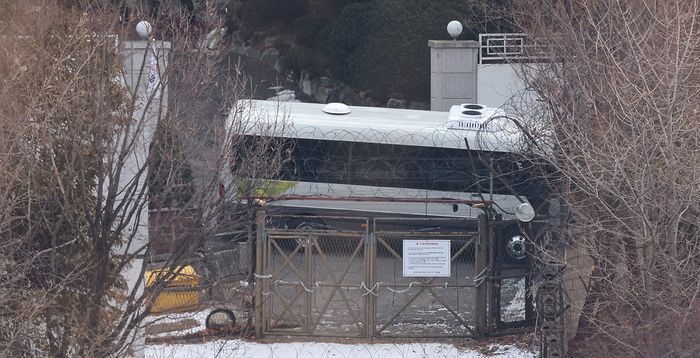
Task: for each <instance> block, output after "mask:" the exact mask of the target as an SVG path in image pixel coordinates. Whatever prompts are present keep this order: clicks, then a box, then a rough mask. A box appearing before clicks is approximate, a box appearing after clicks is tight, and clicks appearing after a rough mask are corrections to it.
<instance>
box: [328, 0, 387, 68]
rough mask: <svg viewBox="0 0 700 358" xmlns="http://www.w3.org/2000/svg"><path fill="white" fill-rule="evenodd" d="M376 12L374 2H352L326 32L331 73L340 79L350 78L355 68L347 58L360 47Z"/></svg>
mask: <svg viewBox="0 0 700 358" xmlns="http://www.w3.org/2000/svg"><path fill="white" fill-rule="evenodd" d="M376 13H377V9H376V7H375V5H374V3H353V4H350V5H348V6H346V7H345V8H344V9H343V11H342V12H341V13H340V17H339V18H338V20H337V21H336V22H335V24H334V26H333V28H332V29H331V31H330V33H329V34H328V42H327V51H328V55H329V57H330V59H331V62H332V68H331V69H332V71H333V73H334V74H335V75H336V76H337V77H339V78H340V79H342V80H345V81H349V80H351V79H352V73H353V71H354V70H356V68H354V67H353V66H349V64H350V63H349V61H348V59H349V58H350V57H351V56H352V55H353V53H354V52H355V51H356V50H357V49H358V48H361V47H362V46H363V45H364V44H365V41H366V39H367V37H368V35H369V33H370V26H371V24H372V22H373V19H374V18H375V16H376Z"/></svg>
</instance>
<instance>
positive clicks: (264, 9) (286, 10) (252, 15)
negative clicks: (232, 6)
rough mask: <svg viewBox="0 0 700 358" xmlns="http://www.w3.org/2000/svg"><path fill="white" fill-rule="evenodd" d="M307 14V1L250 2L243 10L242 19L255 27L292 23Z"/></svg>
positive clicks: (262, 0)
mask: <svg viewBox="0 0 700 358" xmlns="http://www.w3.org/2000/svg"><path fill="white" fill-rule="evenodd" d="M306 13H307V1H306V0H248V1H246V2H244V3H243V6H242V8H241V14H242V17H243V18H244V19H245V20H246V22H248V23H251V24H252V25H253V26H254V27H255V26H256V25H261V24H266V23H270V22H274V21H282V22H284V23H291V22H292V21H293V20H294V19H296V18H298V17H301V16H304V15H306Z"/></svg>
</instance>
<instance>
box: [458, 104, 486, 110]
mask: <svg viewBox="0 0 700 358" xmlns="http://www.w3.org/2000/svg"><path fill="white" fill-rule="evenodd" d="M462 108H464V109H476V110H482V109H484V108H485V107H484V106H482V105H480V104H463V105H462Z"/></svg>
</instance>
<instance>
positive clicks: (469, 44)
mask: <svg viewBox="0 0 700 358" xmlns="http://www.w3.org/2000/svg"><path fill="white" fill-rule="evenodd" d="M428 46H430V110H432V111H449V109H450V107H451V106H452V105H455V104H461V103H476V100H477V86H476V84H477V63H478V59H479V57H478V55H479V43H478V42H476V41H450V40H445V41H437V40H431V41H428Z"/></svg>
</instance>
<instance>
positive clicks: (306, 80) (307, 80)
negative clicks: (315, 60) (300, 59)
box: [299, 71, 316, 96]
mask: <svg viewBox="0 0 700 358" xmlns="http://www.w3.org/2000/svg"><path fill="white" fill-rule="evenodd" d="M313 85H314V82H313V81H312V79H311V74H310V73H309V72H306V71H302V72H301V76H299V87H300V88H301V91H302V92H304V94H305V95H307V96H313V95H314V92H316V89H315V88H314V86H313Z"/></svg>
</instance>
